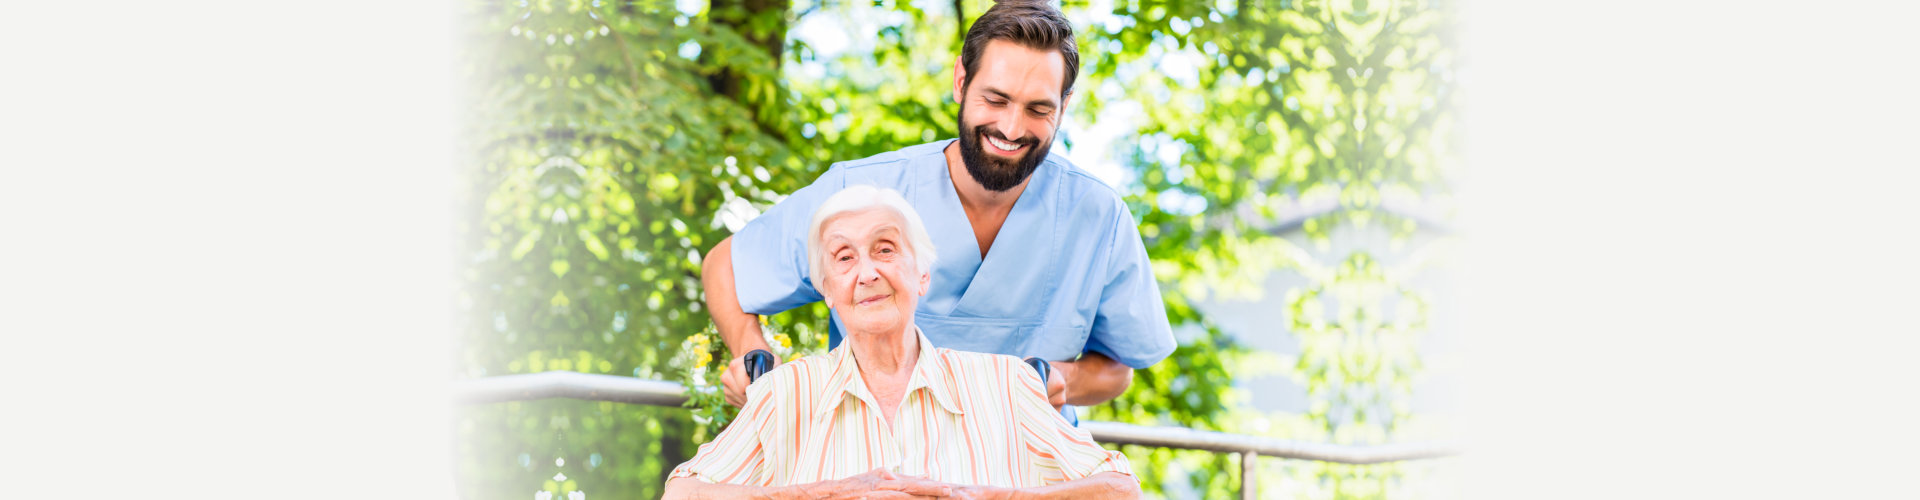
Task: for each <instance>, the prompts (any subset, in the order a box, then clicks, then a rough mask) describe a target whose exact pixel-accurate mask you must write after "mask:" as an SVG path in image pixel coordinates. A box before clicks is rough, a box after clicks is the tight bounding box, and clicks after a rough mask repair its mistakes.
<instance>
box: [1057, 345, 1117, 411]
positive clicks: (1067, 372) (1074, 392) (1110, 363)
mask: <svg viewBox="0 0 1920 500" xmlns="http://www.w3.org/2000/svg"><path fill="white" fill-rule="evenodd" d="M1048 363H1052V364H1053V375H1052V376H1050V377H1047V402H1048V403H1052V404H1053V406H1054V408H1059V407H1060V405H1063V404H1070V405H1074V406H1093V405H1097V404H1101V403H1105V402H1108V401H1112V400H1113V398H1116V397H1119V396H1120V394H1122V393H1125V392H1127V386H1128V385H1132V384H1133V368H1131V367H1128V366H1127V365H1125V364H1122V363H1120V362H1119V361H1114V360H1113V358H1109V357H1107V356H1106V355H1104V354H1100V353H1097V352H1089V353H1086V354H1081V355H1080V359H1077V360H1073V361H1049V362H1048ZM1056 380H1057V381H1059V382H1055V381H1056Z"/></svg>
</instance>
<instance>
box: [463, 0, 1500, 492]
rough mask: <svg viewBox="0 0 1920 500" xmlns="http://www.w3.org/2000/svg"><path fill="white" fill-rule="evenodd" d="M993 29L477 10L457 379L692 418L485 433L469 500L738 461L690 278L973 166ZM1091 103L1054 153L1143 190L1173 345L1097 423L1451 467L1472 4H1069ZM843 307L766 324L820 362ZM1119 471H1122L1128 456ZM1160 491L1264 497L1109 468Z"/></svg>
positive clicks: (483, 408)
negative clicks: (1454, 212)
mask: <svg viewBox="0 0 1920 500" xmlns="http://www.w3.org/2000/svg"><path fill="white" fill-rule="evenodd" d="M990 5H992V3H991V2H988V1H981V0H960V1H951V2H948V1H922V2H905V1H902V2H871V3H869V2H826V3H813V2H806V1H800V2H790V1H786V0H714V1H709V0H679V1H677V2H676V1H653V2H648V1H642V2H626V1H620V2H615V1H599V0H526V1H509V2H474V3H465V4H462V8H463V9H464V11H463V15H465V16H466V17H465V21H466V26H465V28H464V29H463V31H462V36H463V37H464V38H463V39H462V41H463V47H464V48H465V53H464V55H463V57H462V58H460V59H459V61H460V62H459V72H460V75H461V79H462V81H464V82H466V83H467V84H468V85H471V86H472V90H471V91H470V93H469V94H468V97H469V99H468V101H467V102H465V103H464V104H463V105H462V106H461V108H462V109H463V110H464V117H463V120H461V123H462V124H463V128H462V130H461V133H462V136H463V137H464V138H465V139H467V141H468V142H466V144H467V145H469V146H468V147H469V148H470V149H469V151H471V152H472V153H473V155H474V157H473V158H472V159H471V160H470V161H469V162H465V163H464V164H463V168H464V172H465V173H466V175H465V180H464V183H463V185H462V190H461V191H460V193H459V196H460V198H459V201H458V205H457V206H458V207H459V208H458V215H459V217H460V219H459V225H458V227H459V229H460V231H459V243H460V244H461V245H462V251H461V253H460V254H459V255H460V259H459V262H460V264H461V267H462V270H461V286H460V292H459V298H458V307H459V308H460V316H459V320H458V326H457V327H456V331H457V332H458V335H459V337H458V339H459V340H458V346H457V356H458V358H457V359H456V360H455V365H456V368H455V369H456V371H457V376H459V377H463V378H475V379H478V378H484V377H489V376H497V375H508V374H524V373H536V372H545V371H556V370H558V371H575V372H583V373H593V374H613V375H620V376H630V377H636V378H641V379H653V380H667V381H675V382H679V383H682V384H685V385H686V387H687V389H688V391H689V393H690V394H693V395H694V401H693V402H692V403H690V404H692V405H695V406H696V408H694V409H693V410H692V411H689V409H685V408H671V407H655V406H646V405H634V404H619V403H612V402H598V401H580V400H566V399H546V400H536V401H513V402H501V403H492V404H485V405H475V406H469V407H464V408H461V409H460V411H459V413H458V416H457V418H456V420H455V422H456V441H457V446H458V452H457V453H456V465H457V466H458V470H459V473H460V474H461V476H460V478H461V479H460V483H461V492H462V494H463V495H464V496H467V497H470V498H503V499H504V498H528V497H534V498H542V499H544V498H576V495H577V496H584V497H586V498H599V497H617V498H627V497H651V496H657V495H658V494H659V492H660V487H661V485H662V484H663V483H664V475H665V473H666V472H668V471H670V470H671V469H672V468H673V467H674V466H675V465H678V464H679V463H680V462H682V461H685V460H686V459H687V458H690V457H691V456H692V454H693V452H694V450H695V448H696V447H697V446H698V445H699V444H700V443H703V442H705V441H706V440H708V439H711V437H712V436H713V435H714V434H715V433H717V431H718V429H719V428H720V424H721V423H723V422H724V421H725V420H726V418H727V416H728V414H730V413H731V409H730V408H725V407H724V406H723V404H722V403H720V401H719V398H718V396H717V392H715V388H714V386H713V385H712V384H713V382H714V377H713V375H714V373H713V372H714V370H710V368H713V367H718V366H721V364H722V363H724V362H725V361H726V360H727V359H728V358H727V353H726V351H725V349H724V348H723V347H722V346H721V345H720V342H719V341H718V340H717V339H715V338H713V337H712V336H710V335H706V334H703V332H704V331H705V330H706V329H707V328H708V325H709V319H708V316H707V313H706V312H705V311H703V310H702V309H701V306H702V304H701V301H702V299H701V297H702V295H701V287H700V280H699V269H700V258H701V256H702V255H703V254H705V252H706V251H707V250H708V249H710V248H711V247H712V246H713V245H714V244H715V243H717V242H719V241H720V240H721V239H722V238H724V237H726V236H727V235H728V234H730V232H732V231H734V230H737V229H739V228H740V227H742V225H744V224H745V223H746V221H748V220H751V219H752V218H753V217H755V216H756V215H758V214H759V213H760V211H762V210H764V209H766V208H767V207H769V206H771V205H772V204H773V203H775V202H778V201H779V200H780V199H781V197H782V196H784V195H785V194H786V193H790V192H792V191H794V190H796V189H799V188H800V187H802V186H805V185H807V184H808V183H810V182H811V181H812V180H813V179H814V178H815V177H817V176H819V175H820V174H821V173H822V172H824V171H825V170H826V169H827V168H828V166H829V165H831V164H832V163H834V162H838V161H847V160H855V159H860V158H865V157H867V156H870V155H874V154H879V153H882V152H887V151H892V150H895V149H899V148H902V147H905V146H910V145H914V144H920V143H924V142H929V141H933V140H940V139H948V138H953V137H955V132H954V129H955V127H956V116H957V113H958V106H957V105H956V104H954V103H953V100H952V81H953V80H952V78H953V73H952V68H953V64H954V60H955V58H956V57H958V55H959V52H960V41H961V37H962V36H963V35H964V33H965V29H966V27H967V26H968V25H969V23H970V22H971V21H972V20H973V19H974V18H975V17H977V16H978V15H979V14H980V13H981V12H983V11H984V10H985V9H986V8H987V7H988V6H990ZM1062 7H1063V12H1065V13H1066V14H1067V16H1068V17H1069V18H1070V20H1071V21H1072V22H1073V23H1074V25H1075V27H1076V35H1077V41H1078V43H1079V45H1080V47H1081V54H1082V69H1081V73H1082V74H1081V77H1080V79H1079V80H1078V82H1077V83H1076V88H1075V89H1074V90H1075V92H1074V100H1073V102H1072V103H1071V105H1070V107H1069V108H1068V109H1067V111H1068V118H1067V119H1066V121H1065V123H1064V124H1063V125H1062V126H1061V130H1060V139H1059V141H1058V142H1057V143H1056V145H1055V147H1054V150H1053V151H1054V152H1055V153H1057V154H1061V155H1064V156H1066V157H1067V158H1068V159H1070V160H1071V161H1072V162H1073V163H1074V164H1075V165H1077V166H1079V167H1080V168H1083V169H1085V170H1087V171H1089V172H1091V173H1093V174H1094V175H1095V176H1097V177H1099V178H1100V179H1101V180H1103V181H1105V182H1107V183H1108V184H1109V185H1111V186H1113V187H1115V188H1117V189H1118V190H1119V191H1120V192H1122V193H1125V196H1126V200H1127V203H1128V206H1129V208H1130V209H1131V210H1132V212H1133V214H1134V217H1135V219H1136V220H1137V221H1138V223H1139V230H1140V232H1141V234H1142V236H1143V237H1144V239H1145V242H1146V244H1147V247H1148V253H1149V255H1150V256H1151V258H1152V259H1153V262H1154V271H1155V274H1156V277H1157V278H1159V280H1160V283H1161V290H1162V293H1163V296H1164V297H1165V299H1166V307H1167V310H1168V313H1169V318H1170V319H1171V320H1172V322H1173V324H1174V325H1175V327H1176V328H1175V329H1176V332H1177V336H1178V338H1179V340H1180V347H1179V349H1178V350H1177V351H1176V352H1175V353H1174V354H1173V355H1172V356H1171V357H1169V358H1168V359H1167V360H1166V361H1163V362H1161V363H1159V364H1157V365H1155V366H1153V367H1152V368H1149V369H1146V370H1140V371H1138V372H1136V380H1135V381H1134V384H1133V388H1132V389H1131V390H1130V391H1129V392H1128V393H1127V394H1126V395H1124V396H1122V397H1120V398H1119V399H1116V400H1115V401H1113V402H1111V403H1108V404H1104V405H1100V406H1095V407H1090V408H1086V409H1084V411H1083V417H1084V418H1087V419H1092V420H1103V421H1114V422H1125V423H1136V424H1148V425H1169V426H1178V427H1186V428H1192V429H1199V430H1210V431H1225V432H1230V433H1236V434H1245V435H1255V436H1266V437H1274V438H1283V439H1290V440H1298V441H1305V442H1312V443H1332V444H1352V445H1367V444H1387V443H1395V442H1411V441H1424V440H1434V439H1437V438H1444V437H1448V434H1447V432H1446V428H1445V426H1444V425H1443V422H1444V421H1445V419H1444V418H1441V417H1442V415H1443V414H1444V409H1445V404H1444V401H1445V398H1444V394H1445V389H1444V388H1443V385H1444V384H1441V383H1438V382H1436V380H1444V378H1443V377H1439V376H1437V374H1441V373H1444V371H1445V370H1444V369H1443V368H1442V367H1444V366H1446V363H1447V361H1446V360H1447V359H1448V358H1447V356H1448V352H1447V350H1446V349H1445V340H1444V339H1445V337H1446V334H1445V333H1444V331H1445V329H1446V317H1447V316H1446V314H1444V312H1443V311H1445V310H1446V309H1447V308H1448V306H1447V305H1446V303H1445V302H1444V301H1439V300H1438V299H1436V298H1435V291H1436V290H1438V289H1439V287H1441V286H1443V283H1444V281H1443V280H1444V277H1445V275H1444V273H1443V272H1442V271H1441V270H1440V269H1439V268H1440V264H1442V263H1443V262H1445V258H1446V255H1447V254H1448V249H1449V248H1450V245H1451V242H1452V240H1453V238H1452V236H1451V233H1450V230H1449V228H1448V226H1447V224H1446V221H1447V219H1448V217H1449V210H1450V206H1451V196H1452V195H1451V190H1450V186H1449V184H1448V182H1447V180H1448V177H1447V172H1448V171H1449V169H1450V168H1453V165H1454V164H1455V163H1456V162H1457V159H1456V156H1457V155H1456V154H1455V149H1457V148H1455V147H1454V146H1453V144H1454V143H1455V141H1456V139H1455V130H1456V128H1457V127H1456V120H1455V118H1454V112H1453V110H1454V108H1455V107H1456V106H1457V104H1458V102H1459V100H1460V95H1461V94H1460V91H1459V85H1458V82H1459V80H1460V79H1461V78H1462V75H1463V73H1464V70H1463V68H1462V67H1461V62H1460V60H1459V59H1458V57H1457V56H1455V52H1454V50H1453V48H1452V44H1451V43H1450V41H1451V37H1452V33H1453V28H1454V16H1455V13H1454V6H1453V5H1452V4H1451V3H1448V2H1428V1H1425V0H1421V1H1393V2H1291V1H1259V2H1245V1H1241V2H1232V1H1225V2H1212V3H1202V2H1174V3H1157V2H1156V3H1145V4H1142V3H1124V2H1123V3H1114V2H1068V3H1066V4H1065V5H1063V6H1062ZM825 313H826V309H825V307H824V305H821V304H815V305H813V306H809V307H803V308H800V309H797V310H794V311H792V312H788V313H785V314H781V315H776V316H773V317H770V318H769V322H770V323H771V324H772V325H774V328H772V329H770V330H772V331H773V332H775V333H774V334H773V336H774V337H775V338H774V339H773V341H772V342H770V343H771V344H772V345H775V346H781V347H782V348H784V349H789V350H788V351H787V352H783V353H782V354H784V355H785V357H792V356H796V355H800V354H804V353H816V352H821V351H823V350H824V341H823V339H824V336H823V334H824V331H825V330H824V325H825V324H824V323H823V321H824V318H825V317H826V316H825ZM1109 446H1114V445H1109ZM1115 447H1116V448H1117V449H1120V450H1122V451H1124V452H1126V453H1128V455H1129V458H1130V459H1132V461H1133V463H1134V464H1135V470H1136V471H1137V472H1138V473H1140V475H1141V478H1142V481H1143V484H1144V485H1145V488H1146V489H1147V491H1148V492H1150V494H1152V495H1154V496H1165V497H1169V498H1223V497H1229V496H1237V495H1238V494H1239V492H1240V491H1241V487H1240V486H1241V481H1242V479H1241V478H1240V473H1239V471H1240V470H1241V468H1240V466H1239V462H1238V460H1239V458H1238V457H1237V456H1234V455H1232V454H1228V453H1215V452H1209V451H1187V450H1172V449H1166V448H1158V447H1149V446H1115ZM1259 463H1260V466H1259V467H1258V468H1257V470H1258V472H1257V473H1258V474H1259V475H1263V476H1267V477H1266V479H1265V481H1261V482H1260V483H1262V484H1264V485H1265V487H1264V488H1260V489H1259V490H1260V491H1259V493H1260V494H1261V497H1262V498H1303V499H1304V498H1329V499H1331V498H1429V497H1433V496H1434V495H1433V494H1432V493H1431V492H1430V490H1431V489H1432V487H1433V486H1434V483H1433V480H1432V479H1431V476H1432V475H1433V472H1434V471H1435V470H1437V468H1439V467H1444V466H1443V465H1440V464H1437V463H1434V462H1403V463H1387V464H1378V465H1342V464H1333V463H1325V462H1316V461H1303V460H1283V459H1271V458H1270V459H1267V460H1265V461H1264V462H1259Z"/></svg>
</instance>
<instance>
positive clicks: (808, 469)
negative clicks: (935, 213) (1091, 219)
mask: <svg viewBox="0 0 1920 500" xmlns="http://www.w3.org/2000/svg"><path fill="white" fill-rule="evenodd" d="M807 234H808V239H807V259H808V261H809V263H810V266H811V267H810V272H811V278H812V281H813V283H814V284H815V285H816V287H817V288H818V289H819V291H820V293H821V294H822V295H824V296H825V297H826V300H827V304H828V306H830V307H832V308H833V310H834V311H835V312H836V313H838V315H839V316H840V320H841V323H842V325H843V326H844V327H845V329H846V332H847V336H846V341H845V342H843V343H841V344H840V347H839V348H836V349H834V350H833V351H832V352H829V353H827V354H825V355H820V356H813V357H808V358H805V359H801V360H799V361H796V362H793V363H787V364H784V365H780V367H779V368H776V369H774V370H773V371H772V372H768V373H767V375H765V376H764V377H762V378H761V379H760V381H759V383H756V384H753V385H752V386H750V387H749V388H748V389H747V405H746V406H745V407H744V408H742V409H741V411H740V416H739V418H738V419H737V420H735V421H734V422H733V423H732V424H731V425H729V426H728V427H727V428H726V430H724V431H722V432H721V433H720V436H719V437H718V438H716V439H714V440H713V442H710V443H707V444H705V445H701V446H700V451H699V453H698V454H696V455H695V456H694V457H693V459H692V460H689V461H687V463H684V464H680V466H679V467H678V468H675V469H674V470H673V474H672V475H671V476H669V479H668V481H667V491H666V498H809V499H811V498H942V497H955V498H1135V497H1138V496H1139V494H1140V492H1139V486H1140V485H1139V480H1138V479H1136V478H1135V477H1133V471H1132V469H1131V467H1129V466H1128V464H1127V459H1126V456H1124V455H1121V454H1120V453H1118V452H1113V451H1108V450H1106V449H1103V448H1101V447H1099V446H1098V445H1095V444H1094V443H1093V439H1092V438H1091V437H1090V436H1088V435H1087V433H1086V432H1085V431H1081V430H1079V429H1075V428H1074V427H1072V426H1071V425H1069V424H1068V423H1067V421H1066V419H1065V418H1063V417H1061V415H1060V413H1058V412H1056V411H1054V409H1053V407H1052V406H1050V405H1049V404H1048V403H1047V399H1046V389H1045V387H1044V386H1043V385H1042V383H1041V381H1040V377H1039V376H1038V375H1037V374H1036V373H1035V372H1034V370H1033V368H1032V367H1030V366H1028V365H1026V364H1024V363H1022V362H1021V361H1020V360H1019V359H1017V358H1014V357H1011V356H1003V355H998V354H981V353H972V352H959V351H953V350H949V349H940V348H935V347H933V345H932V344H929V343H928V341H927V338H926V336H924V335H921V334H920V330H919V329H918V328H916V327H915V326H914V324H913V311H914V305H915V303H916V302H917V301H918V300H919V297H920V296H921V295H924V294H926V293H927V285H928V283H929V282H930V281H929V280H930V279H931V275H930V274H929V272H930V270H931V269H932V268H933V261H934V258H935V255H934V249H933V245H932V243H931V240H930V239H929V238H928V237H927V232H926V229H925V228H924V227H922V226H921V222H920V216H919V214H917V213H915V212H914V210H913V207H911V206H909V205H908V204H907V201H906V200H905V199H902V198H901V197H900V194H899V193H897V192H895V191H893V190H891V189H883V188H876V187H873V186H864V185H856V186H852V187H848V188H846V189H845V190H842V191H841V192H839V193H838V194H835V195H834V196H833V197H831V198H828V199H827V201H826V202H825V203H823V204H821V206H820V209H819V212H817V213H815V214H814V216H813V220H812V222H811V224H810V225H809V227H808V232H807Z"/></svg>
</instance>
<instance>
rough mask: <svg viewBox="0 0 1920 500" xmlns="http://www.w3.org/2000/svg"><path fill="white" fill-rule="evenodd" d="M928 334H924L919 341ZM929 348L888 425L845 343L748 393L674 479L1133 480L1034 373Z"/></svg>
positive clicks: (763, 482) (1019, 483) (990, 357)
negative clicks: (1114, 475) (1056, 404)
mask: <svg viewBox="0 0 1920 500" xmlns="http://www.w3.org/2000/svg"><path fill="white" fill-rule="evenodd" d="M915 333H916V334H918V333H919V332H918V330H915ZM918 336H919V338H920V353H921V355H920V358H919V360H918V361H917V362H916V363H915V365H914V367H913V379H912V381H911V382H909V383H908V385H907V393H906V396H905V397H904V398H902V399H901V401H900V405H899V407H898V409H897V411H898V412H899V413H898V414H897V415H896V416H895V417H894V420H893V424H892V425H891V426H889V425H888V424H887V420H886V419H885V418H883V417H882V416H881V415H880V411H879V409H880V406H879V403H878V402H877V401H876V400H875V399H874V397H873V395H872V394H871V393H870V392H868V391H867V384H866V382H864V381H863V380H861V378H860V370H859V368H858V366H857V365H856V364H855V362H854V359H853V352H852V351H850V350H848V347H847V345H849V343H842V344H841V345H840V347H839V348H838V349H834V350H833V351H832V352H829V353H827V354H825V355H820V356H812V357H807V358H803V359H800V360H798V361H794V362H792V363H787V364H784V365H781V366H780V367H779V368H776V369H774V370H773V371H772V372H768V373H767V374H766V375H765V376H762V377H761V379H760V380H758V381H757V382H755V383H754V384H752V385H750V386H748V387H747V405H746V407H745V408H742V409H741V410H740V416H739V417H738V419H737V420H735V421H734V422H733V423H732V424H729V425H728V426H727V428H726V429H725V430H723V431H721V432H720V436H719V437H717V438H715V439H714V440H713V441H712V442H709V443H707V444H703V445H700V451H699V452H698V453H697V454H695V455H694V457H693V459H692V460H688V461H687V462H686V463H683V464H680V466H679V467H677V468H675V469H674V470H673V474H672V475H670V476H669V478H676V477H697V478H699V479H701V480H703V481H707V482H709V483H726V484H744V485H754V486H786V485H794V484H806V483H811V482H816V481H824V480H831V479H841V478H845V477H848V476H853V475H856V474H860V473H863V472H867V471H869V470H873V469H875V468H886V469H888V470H890V471H893V472H894V473H898V474H908V475H913V476H921V477H926V478H928V479H933V480H936V481H942V482H947V483H953V484H968V485H992V486H1001V487H1014V488H1025V487H1034V486H1045V485H1048V484H1054V483H1059V482H1064V481H1070V480H1075V479H1080V478H1083V477H1087V476H1090V475H1093V474H1096V473H1100V472H1107V471H1111V472H1118V473H1121V474H1127V475H1129V476H1131V475H1133V469H1132V467H1131V466H1129V465H1128V463H1127V458H1126V456H1125V455H1122V454H1120V452H1116V451H1111V450H1107V449H1105V448H1101V447H1100V446H1099V445H1097V444H1094V442H1093V438H1092V436H1090V435H1088V434H1087V432H1086V431H1083V430H1080V429H1077V428H1074V427H1073V426H1072V425H1070V424H1068V423H1067V421H1066V419H1065V418H1063V417H1061V416H1060V413H1059V412H1056V411H1054V409H1053V407H1052V406H1050V405H1048V404H1047V401H1046V390H1045V388H1044V386H1042V385H1041V382H1040V377H1039V375H1037V374H1036V373H1035V372H1034V370H1033V367H1031V366H1028V365H1026V364H1025V363H1022V362H1021V361H1020V360H1019V359H1018V358H1014V357H1012V356H1004V355H999V354H982V353H974V352H962V351H954V350H951V349H936V348H934V347H933V345H932V344H931V343H929V342H928V341H927V337H926V335H918Z"/></svg>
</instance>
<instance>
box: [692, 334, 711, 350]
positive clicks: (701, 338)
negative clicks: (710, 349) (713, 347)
mask: <svg viewBox="0 0 1920 500" xmlns="http://www.w3.org/2000/svg"><path fill="white" fill-rule="evenodd" d="M692 340H693V345H697V346H700V347H706V346H707V344H708V343H710V342H713V341H712V340H709V339H708V338H707V336H706V334H701V333H696V334H694V335H693V339H692Z"/></svg>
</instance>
